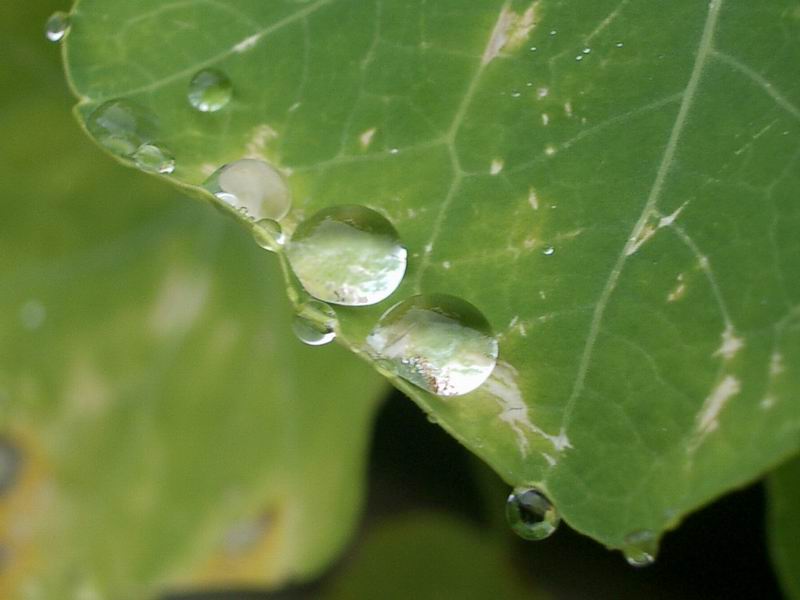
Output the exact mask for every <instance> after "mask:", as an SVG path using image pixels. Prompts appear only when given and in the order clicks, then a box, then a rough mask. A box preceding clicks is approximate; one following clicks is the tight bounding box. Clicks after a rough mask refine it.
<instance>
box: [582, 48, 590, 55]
mask: <svg viewBox="0 0 800 600" xmlns="http://www.w3.org/2000/svg"><path fill="white" fill-rule="evenodd" d="M591 51H592V49H591V48H584V49H583V50H582V52H583V53H584V54H589V52H591Z"/></svg>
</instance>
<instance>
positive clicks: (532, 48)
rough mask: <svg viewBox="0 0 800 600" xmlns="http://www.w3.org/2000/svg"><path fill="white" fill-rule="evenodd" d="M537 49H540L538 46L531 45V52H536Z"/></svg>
mask: <svg viewBox="0 0 800 600" xmlns="http://www.w3.org/2000/svg"><path fill="white" fill-rule="evenodd" d="M537 50H538V48H537V47H536V46H531V47H530V51H531V52H536V51H537Z"/></svg>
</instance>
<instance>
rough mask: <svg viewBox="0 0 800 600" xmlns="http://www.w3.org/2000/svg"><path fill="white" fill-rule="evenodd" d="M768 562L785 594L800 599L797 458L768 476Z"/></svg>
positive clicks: (799, 468) (799, 463) (799, 467)
mask: <svg viewBox="0 0 800 600" xmlns="http://www.w3.org/2000/svg"><path fill="white" fill-rule="evenodd" d="M767 481H768V486H767V488H768V490H769V519H768V525H769V535H770V543H771V553H772V562H773V563H774V565H775V567H776V570H777V572H778V576H779V577H780V579H781V582H782V583H783V587H784V590H785V592H786V594H787V596H788V597H789V598H792V599H794V600H798V599H800V459H794V460H793V461H791V462H789V463H787V464H785V465H784V466H782V467H781V468H780V469H778V470H777V471H775V472H774V473H772V474H771V475H770V476H769V478H768V480H767Z"/></svg>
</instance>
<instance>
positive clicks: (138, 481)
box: [0, 0, 384, 599]
mask: <svg viewBox="0 0 800 600" xmlns="http://www.w3.org/2000/svg"><path fill="white" fill-rule="evenodd" d="M60 4H61V3H58V2H52V1H45V0H36V1H34V2H25V3H16V2H14V3H8V2H6V3H2V7H0V11H1V12H0V43H2V55H3V57H4V63H5V64H4V68H3V70H2V75H0V77H1V79H0V89H2V90H3V91H2V102H1V103H0V106H1V107H2V110H0V127H1V128H2V131H3V132H4V134H3V135H4V137H5V138H6V139H5V141H4V143H3V144H2V149H1V150H0V164H1V165H2V172H3V177H2V180H0V194H1V195H2V198H3V201H2V203H1V204H0V289H2V294H0V332H2V337H0V408H1V409H2V438H0V439H1V440H2V444H0V547H1V548H2V557H3V560H2V569H0V597H2V598H18V597H19V598H30V599H33V598H68V597H69V598H87V599H88V598H97V597H99V598H114V599H124V598H136V599H140V598H144V597H146V596H148V595H152V593H153V590H154V588H156V587H158V588H163V587H165V586H166V587H169V588H171V589H172V588H177V589H180V588H186V587H196V586H202V587H208V586H232V585H239V586H241V585H251V586H255V585H258V586H262V587H266V586H275V585H278V584H282V583H284V582H286V581H287V580H293V579H296V578H300V579H302V578H308V577H309V576H311V575H314V574H316V573H318V572H319V571H320V570H321V569H323V568H324V567H325V566H326V565H327V564H328V563H329V561H330V560H331V559H332V558H333V557H334V556H336V555H337V554H338V553H339V552H340V551H341V548H342V546H343V545H344V543H345V542H346V540H347V539H348V538H349V537H350V535H351V532H352V529H353V525H354V522H355V519H356V517H357V515H358V513H359V509H360V506H361V504H362V492H363V476H364V462H365V454H366V449H367V442H368V438H369V431H370V423H371V419H372V416H373V414H374V411H375V408H376V406H377V404H376V400H377V398H378V397H379V396H380V395H381V394H382V392H383V391H384V385H383V383H382V382H381V380H380V378H379V377H378V376H377V375H375V374H373V373H372V371H371V370H370V369H369V368H368V367H367V366H366V365H364V364H362V363H360V362H359V361H358V360H357V359H356V358H354V357H352V356H349V355H348V354H347V353H346V352H345V351H344V350H341V349H339V348H335V347H331V348H323V349H314V350H312V349H310V348H307V347H305V346H303V345H302V344H301V343H300V342H299V341H297V340H296V339H295V338H294V336H293V335H292V333H291V330H290V323H291V314H292V313H291V310H290V308H289V306H288V302H287V300H286V299H285V291H284V287H283V282H282V279H281V274H280V271H279V269H278V267H277V264H276V261H275V259H274V257H273V256H269V255H267V253H266V252H264V251H263V250H262V249H260V248H259V247H257V246H256V245H255V244H254V243H253V242H252V241H251V240H249V239H248V238H247V237H246V236H245V235H243V233H242V231H241V230H240V229H239V228H237V227H235V225H234V224H233V223H232V222H231V221H229V220H228V219H224V218H221V217H220V215H219V214H217V213H216V211H214V210H213V209H211V208H210V207H208V206H204V205H201V204H199V203H197V202H195V201H189V200H186V199H182V198H180V197H178V196H177V195H176V193H175V192H174V191H172V190H170V188H168V187H167V186H165V185H164V184H163V183H162V182H159V181H156V180H154V179H152V178H148V177H146V176H143V175H141V174H139V173H136V172H133V171H131V170H128V169H124V168H123V167H120V166H119V165H117V164H115V163H114V162H113V161H109V160H108V159H107V158H106V157H105V156H103V155H102V154H101V153H100V152H99V151H98V150H97V149H96V148H94V147H93V145H92V144H91V143H90V142H89V141H88V140H87V139H86V138H85V136H83V135H82V133H81V132H80V129H79V128H78V126H77V125H76V123H75V122H74V120H72V119H70V118H69V117H68V114H69V105H70V100H69V97H68V94H67V92H66V89H65V87H66V86H65V85H64V83H63V74H62V73H61V70H60V64H59V57H58V52H57V49H56V48H55V47H53V46H51V45H48V44H46V42H45V41H44V38H43V35H42V26H43V23H44V21H45V19H46V17H47V16H48V15H49V14H50V13H51V12H52V11H53V10H54V9H55V8H59V7H63V6H60Z"/></svg>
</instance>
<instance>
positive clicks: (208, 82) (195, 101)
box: [187, 69, 233, 112]
mask: <svg viewBox="0 0 800 600" xmlns="http://www.w3.org/2000/svg"><path fill="white" fill-rule="evenodd" d="M187 97H188V98H189V104H191V105H192V106H193V107H194V108H196V109H197V110H199V111H200V112H217V111H218V110H221V109H222V108H224V107H225V106H226V105H227V104H228V102H230V101H231V98H232V97H233V84H231V80H230V79H228V76H227V75H225V73H222V72H221V71H217V70H216V69H203V70H202V71H199V72H198V73H197V74H196V75H195V76H194V77H192V80H191V81H190V82H189V92H188V94H187Z"/></svg>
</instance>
